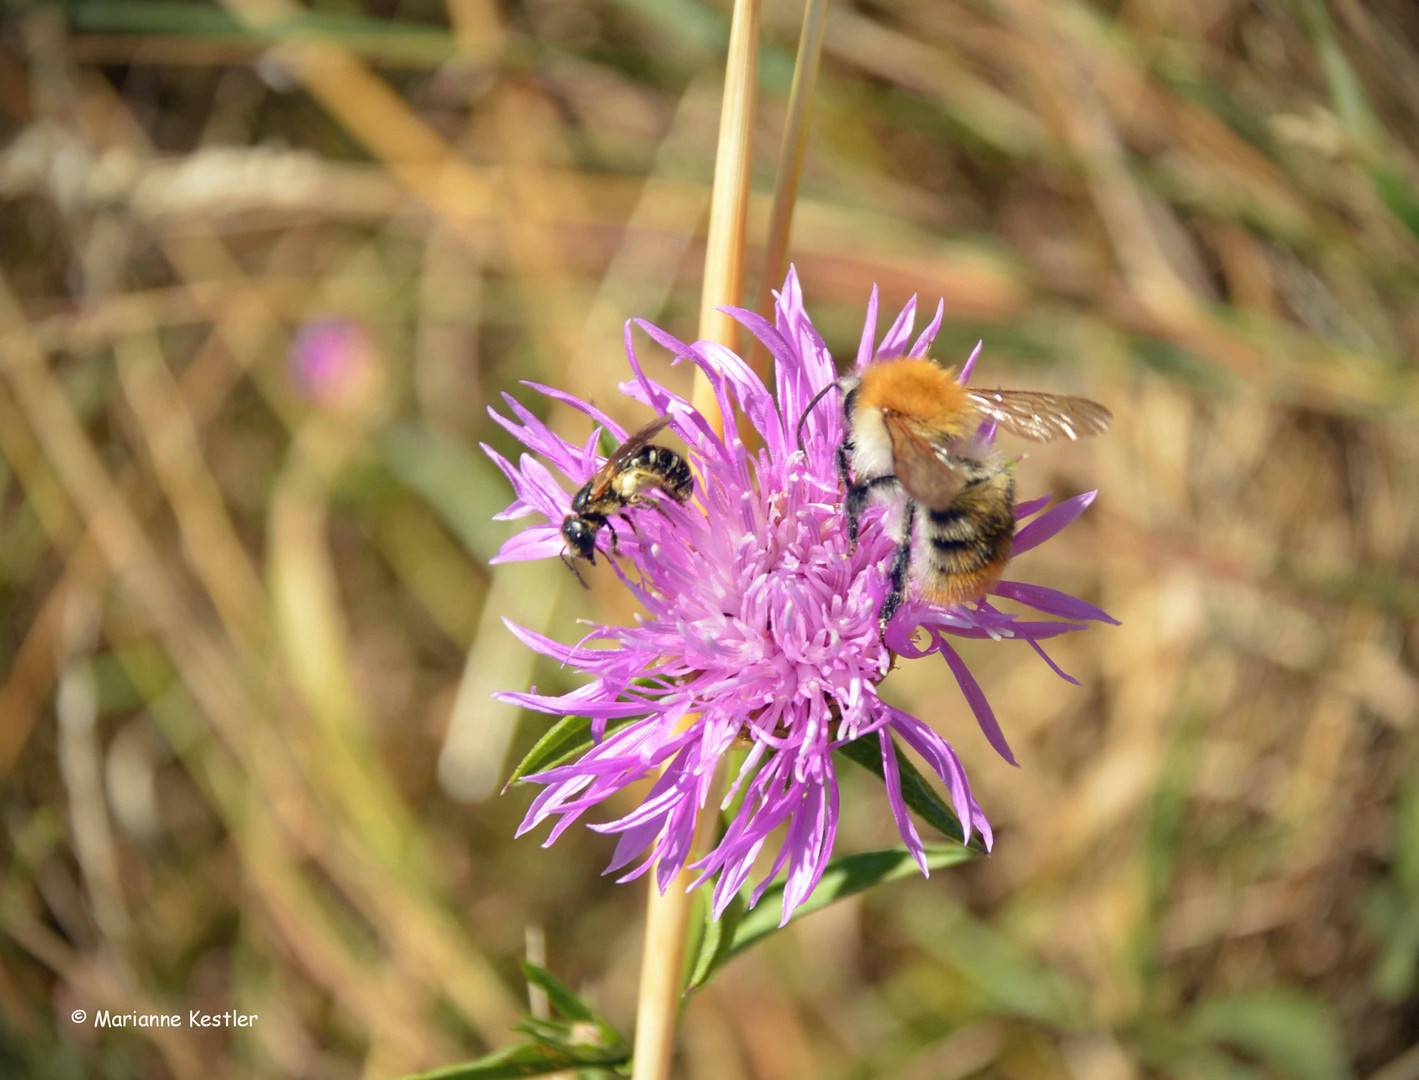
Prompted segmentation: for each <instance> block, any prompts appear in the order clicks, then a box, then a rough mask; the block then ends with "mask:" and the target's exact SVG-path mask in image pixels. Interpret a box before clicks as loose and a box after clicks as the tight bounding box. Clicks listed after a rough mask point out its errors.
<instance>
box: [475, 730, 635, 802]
mask: <svg viewBox="0 0 1419 1080" xmlns="http://www.w3.org/2000/svg"><path fill="white" fill-rule="evenodd" d="M635 719H636V717H622V718H617V719H614V720H608V721H607V722H606V734H608V735H609V734H611V732H613V731H615V730H616V729H617V728H620V727H624V726H625V725H626V724H629V723H631V721H632V720H635ZM593 741H594V740H593V739H592V737H591V721H590V720H589V719H588V718H587V717H585V716H564V717H562V718H561V719H560V720H558V721H557V722H556V723H555V724H553V725H552V727H551V728H550V729H548V731H547V733H546V734H545V735H543V736H542V737H541V738H540V739H538V740H537V743H536V745H535V746H533V747H532V749H531V750H529V751H528V752H527V756H526V757H525V758H523V759H522V760H521V761H520V762H518V763H517V768H515V769H513V770H512V775H511V776H509V777H508V778H507V783H506V784H505V785H503V790H504V791H506V790H507V789H508V788H510V787H512V785H513V784H515V783H517V782H518V781H519V780H521V779H522V778H523V777H524V776H527V775H529V774H531V773H535V772H542V771H544V770H546V769H552V768H555V767H556V766H558V765H561V764H563V763H565V762H568V761H570V760H571V759H572V758H574V757H576V756H578V755H579V754H582V753H584V752H585V751H586V750H588V749H589V748H590V747H591V744H592V742H593Z"/></svg>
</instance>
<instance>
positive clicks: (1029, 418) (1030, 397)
mask: <svg viewBox="0 0 1419 1080" xmlns="http://www.w3.org/2000/svg"><path fill="white" fill-rule="evenodd" d="M966 397H967V398H969V399H970V401H971V404H972V405H974V406H975V408H976V409H977V410H978V411H980V412H981V413H983V414H984V415H985V416H987V417H989V418H990V419H991V420H994V421H995V422H996V423H997V424H999V425H1000V426H1001V427H1003V428H1004V429H1005V430H1006V431H1009V432H1012V433H1013V434H1015V435H1021V436H1024V437H1025V438H1027V439H1033V440H1035V441H1036V442H1049V441H1050V440H1051V439H1057V438H1059V437H1060V436H1061V435H1063V436H1064V437H1065V438H1066V439H1077V438H1079V437H1080V436H1082V435H1098V434H1100V433H1102V432H1105V431H1107V430H1108V429H1109V424H1111V423H1112V422H1113V418H1114V414H1113V413H1111V412H1109V410H1108V409H1106V408H1104V407H1103V406H1102V405H1100V404H1099V403H1098V402H1097V401H1090V400H1089V399H1088V398H1082V397H1073V396H1071V395H1069V394H1043V393H1038V392H1036V391H1033V390H967V391H966Z"/></svg>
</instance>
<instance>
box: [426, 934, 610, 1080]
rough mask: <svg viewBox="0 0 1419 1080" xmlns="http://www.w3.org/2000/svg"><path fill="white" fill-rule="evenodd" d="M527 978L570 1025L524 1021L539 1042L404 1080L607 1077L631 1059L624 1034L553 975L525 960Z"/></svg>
mask: <svg viewBox="0 0 1419 1080" xmlns="http://www.w3.org/2000/svg"><path fill="white" fill-rule="evenodd" d="M522 973H523V974H524V975H525V976H526V977H527V981H528V982H530V983H532V984H533V985H534V986H539V987H541V988H542V989H543V990H544V991H546V994H547V1000H548V1002H549V1003H550V1004H551V1006H552V1008H554V1009H555V1010H556V1011H557V1013H558V1014H559V1015H560V1016H562V1017H564V1018H565V1022H563V1021H554V1020H534V1019H527V1020H524V1021H523V1022H522V1023H521V1024H518V1025H517V1030H519V1031H521V1032H524V1033H525V1034H527V1035H530V1036H531V1037H532V1039H533V1040H534V1041H533V1042H530V1043H523V1044H522V1045H520V1046H513V1047H509V1048H508V1049H506V1050H498V1051H495V1052H494V1053H491V1054H488V1055H487V1056H486V1057H481V1058H478V1059H477V1060H476V1061H465V1062H462V1063H460V1064H458V1065H446V1066H444V1067H443V1068H439V1069H434V1070H432V1071H431V1072H424V1073H419V1074H418V1075H417V1076H409V1077H405V1078H404V1080H504V1078H507V1077H517V1076H546V1075H548V1074H550V1073H559V1072H572V1071H575V1070H578V1069H591V1070H594V1071H597V1072H607V1071H610V1070H611V1069H613V1068H614V1067H615V1066H617V1065H621V1064H624V1063H625V1062H626V1061H628V1060H630V1056H631V1050H630V1045H629V1044H628V1043H627V1042H626V1040H625V1039H624V1038H622V1037H621V1034H620V1033H619V1032H618V1031H617V1030H616V1029H615V1028H613V1027H612V1026H611V1025H610V1024H609V1023H607V1022H606V1021H605V1020H603V1019H602V1018H601V1017H600V1016H598V1015H597V1014H596V1012H595V1011H594V1010H593V1009H592V1008H591V1007H590V1006H589V1005H587V1004H586V1002H584V1001H582V999H581V998H580V997H579V996H578V995H577V994H576V993H574V992H573V991H572V990H571V989H569V988H568V987H567V986H566V985H565V984H564V983H562V982H561V981H560V980H558V979H557V978H556V977H555V976H553V975H552V973H551V972H549V971H547V970H546V969H545V968H540V967H538V966H537V965H536V964H529V963H527V962H525V961H524V962H523V964H522Z"/></svg>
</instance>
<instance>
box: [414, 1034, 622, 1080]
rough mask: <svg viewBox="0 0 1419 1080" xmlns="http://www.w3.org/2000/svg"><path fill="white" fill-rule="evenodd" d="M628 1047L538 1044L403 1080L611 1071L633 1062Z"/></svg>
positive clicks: (507, 1079)
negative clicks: (568, 1048)
mask: <svg viewBox="0 0 1419 1080" xmlns="http://www.w3.org/2000/svg"><path fill="white" fill-rule="evenodd" d="M630 1056H631V1052H630V1050H629V1048H627V1047H625V1046H618V1047H615V1048H614V1049H613V1050H602V1049H600V1048H597V1047H593V1046H588V1047H585V1048H584V1049H583V1048H578V1050H577V1052H574V1053H573V1052H568V1051H566V1050H563V1049H558V1048H554V1047H550V1046H544V1045H541V1044H538V1043H526V1044H524V1045H522V1046H514V1047H510V1048H508V1049H506V1050H497V1051H494V1052H493V1053H491V1054H488V1055H487V1056H486V1057H480V1058H478V1059H477V1060H476V1061H465V1062H462V1063H460V1064H458V1065H445V1066H443V1067H442V1068H439V1069H433V1070H431V1071H430V1072H423V1073H418V1074H415V1075H410V1076H406V1077H403V1078H402V1080H511V1078H513V1077H519V1076H547V1075H549V1074H551V1073H557V1072H565V1071H567V1070H569V1069H601V1070H606V1069H610V1068H612V1067H613V1066H616V1065H621V1064H623V1063H625V1062H626V1061H628V1060H630Z"/></svg>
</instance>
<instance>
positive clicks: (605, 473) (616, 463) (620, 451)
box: [587, 416, 670, 499]
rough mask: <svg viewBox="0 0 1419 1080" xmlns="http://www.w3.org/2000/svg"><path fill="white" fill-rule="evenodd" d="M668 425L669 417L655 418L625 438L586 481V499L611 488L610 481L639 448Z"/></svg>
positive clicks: (596, 497)
mask: <svg viewBox="0 0 1419 1080" xmlns="http://www.w3.org/2000/svg"><path fill="white" fill-rule="evenodd" d="M668 423H670V417H668V416H657V417H656V418H655V419H654V420H652V421H651V422H650V423H648V424H647V425H646V426H645V427H643V428H641V429H640V430H639V431H637V432H635V433H634V434H632V435H629V436H627V438H626V441H625V442H623V443H622V444H621V445H620V446H618V447H616V449H615V450H614V451H613V452H612V454H611V456H610V457H608V458H607V459H606V460H605V461H604V462H603V463H602V465H601V468H599V469H597V470H596V472H595V473H593V474H592V477H591V479H590V480H588V481H587V489H588V498H590V499H599V498H601V496H603V495H605V494H606V492H607V491H608V490H609V489H610V487H611V481H612V480H613V479H615V477H616V474H617V473H618V472H620V471H621V469H622V468H623V467H624V466H625V464H626V462H628V461H630V460H631V458H633V457H634V456H635V455H636V452H637V451H638V450H640V448H641V447H643V446H645V445H646V443H648V442H650V440H651V439H653V438H655V437H656V436H657V435H659V434H660V432H661V431H662V430H663V429H664V427H665V425H666V424H668Z"/></svg>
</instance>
